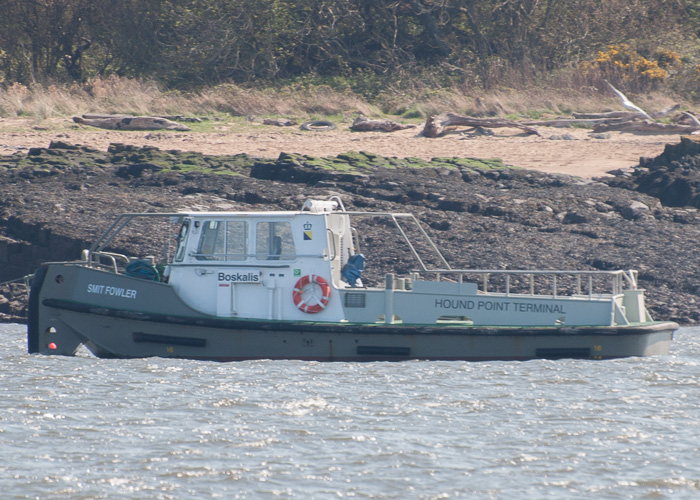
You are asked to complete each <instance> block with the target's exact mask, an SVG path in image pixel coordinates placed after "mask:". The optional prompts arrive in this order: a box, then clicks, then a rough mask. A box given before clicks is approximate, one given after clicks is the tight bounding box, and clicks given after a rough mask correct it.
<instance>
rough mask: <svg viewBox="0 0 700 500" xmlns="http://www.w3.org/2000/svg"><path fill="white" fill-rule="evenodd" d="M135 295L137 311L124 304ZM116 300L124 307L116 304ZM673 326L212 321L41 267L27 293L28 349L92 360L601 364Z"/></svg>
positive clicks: (147, 289)
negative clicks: (83, 350) (87, 355)
mask: <svg viewBox="0 0 700 500" xmlns="http://www.w3.org/2000/svg"><path fill="white" fill-rule="evenodd" d="M96 273H100V279H101V281H102V282H105V281H107V282H108V283H110V285H109V286H112V287H114V289H115V290H126V291H127V292H122V293H121V297H117V298H115V297H114V296H111V297H110V296H106V295H104V294H91V293H89V292H86V290H88V291H89V283H90V282H91V279H92V277H91V276H92V275H95V274H96ZM130 295H133V297H130ZM135 297H138V299H139V300H138V308H134V307H133V303H136V302H135V301H130V300H128V299H130V298H135ZM122 299H123V300H122ZM120 300H121V301H122V302H125V303H128V304H129V305H131V306H132V307H121V306H120ZM115 305H116V306H115ZM677 327H678V325H676V324H675V323H671V322H664V323H648V324H644V325H633V326H625V327H619V326H618V327H612V326H611V327H575V328H566V327H528V328H517V327H469V326H451V325H439V326H438V325H435V326H419V325H384V324H354V323H340V324H337V323H314V322H291V321H264V320H243V319H235V318H217V317H212V316H207V315H203V314H201V313H198V312H197V311H194V310H192V309H191V308H189V307H188V306H187V305H186V304H184V303H183V302H182V301H181V300H180V299H179V298H178V297H177V295H176V294H174V292H173V291H172V290H171V289H170V288H169V287H168V286H167V285H163V284H160V283H152V282H147V281H144V280H138V279H135V278H129V277H125V276H122V275H115V274H111V273H106V272H103V271H98V270H94V269H86V268H84V267H81V266H77V265H76V266H67V265H49V266H46V267H43V268H41V269H40V270H39V271H37V273H36V276H35V281H34V284H33V287H32V291H31V296H30V312H29V327H28V347H29V351H30V352H38V353H43V354H65V355H71V354H74V353H75V352H76V350H77V349H78V348H79V347H80V346H81V345H85V346H86V347H87V348H88V349H89V350H90V351H91V352H93V353H94V354H95V355H96V356H99V357H116V358H140V357H151V356H159V357H173V358H189V359H203V360H215V361H233V360H248V359H300V360H319V361H376V360H407V359H425V360H469V361H483V360H528V359H537V358H547V359H559V358H581V359H608V358H619V357H627V356H650V355H657V354H668V352H669V346H670V342H671V340H672V337H673V331H674V330H675V329H676V328H677Z"/></svg>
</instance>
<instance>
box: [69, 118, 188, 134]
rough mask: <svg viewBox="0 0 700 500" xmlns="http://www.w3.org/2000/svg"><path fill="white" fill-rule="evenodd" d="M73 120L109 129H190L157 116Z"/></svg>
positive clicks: (183, 130)
mask: <svg viewBox="0 0 700 500" xmlns="http://www.w3.org/2000/svg"><path fill="white" fill-rule="evenodd" d="M91 116H92V117H94V118H91ZM96 116H101V117H99V118H98V117H96ZM73 121H74V122H75V123H80V124H81V125H88V126H90V127H98V128H104V129H109V130H178V131H182V132H186V131H188V130H190V129H189V128H188V127H187V126H185V125H182V124H181V123H177V122H174V121H171V120H168V119H167V118H160V117H157V116H126V115H104V116H102V115H83V116H74V117H73Z"/></svg>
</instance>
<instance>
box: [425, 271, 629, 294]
mask: <svg viewBox="0 0 700 500" xmlns="http://www.w3.org/2000/svg"><path fill="white" fill-rule="evenodd" d="M423 273H428V274H434V275H435V276H436V277H437V280H438V281H440V280H447V281H453V282H456V283H463V282H465V277H468V278H471V277H475V278H476V279H473V278H472V280H471V281H472V282H474V283H476V284H477V286H478V287H479V292H482V293H502V294H504V295H506V296H509V295H513V294H519V295H521V294H526V295H548V296H551V297H557V296H581V297H585V296H587V297H589V298H593V297H594V296H600V295H601V294H605V295H608V294H611V295H621V294H622V292H623V290H625V289H627V290H636V289H637V275H638V272H637V271H635V270H628V271H623V270H618V271H547V270H537V271H531V270H511V269H508V270H502V269H491V270H477V269H430V270H427V271H423ZM415 274H419V273H415ZM496 278H497V279H496Z"/></svg>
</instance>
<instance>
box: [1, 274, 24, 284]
mask: <svg viewBox="0 0 700 500" xmlns="http://www.w3.org/2000/svg"><path fill="white" fill-rule="evenodd" d="M26 278H27V277H26V276H22V277H21V278H16V279H13V280H10V281H3V282H2V283H0V286H5V285H9V284H10V283H19V282H24V280H25V279H26Z"/></svg>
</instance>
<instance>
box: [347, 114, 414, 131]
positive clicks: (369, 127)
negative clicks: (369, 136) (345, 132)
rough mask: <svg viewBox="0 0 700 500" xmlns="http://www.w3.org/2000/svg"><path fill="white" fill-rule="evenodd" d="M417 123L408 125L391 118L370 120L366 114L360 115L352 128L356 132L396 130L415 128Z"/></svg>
mask: <svg viewBox="0 0 700 500" xmlns="http://www.w3.org/2000/svg"><path fill="white" fill-rule="evenodd" d="M414 127H415V125H406V124H403V123H397V122H392V121H391V120H370V119H369V118H367V117H366V116H362V115H360V116H358V117H357V118H355V121H353V122H352V125H350V130H354V131H355V132H372V131H380V132H394V131H395V130H405V129H407V128H414Z"/></svg>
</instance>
